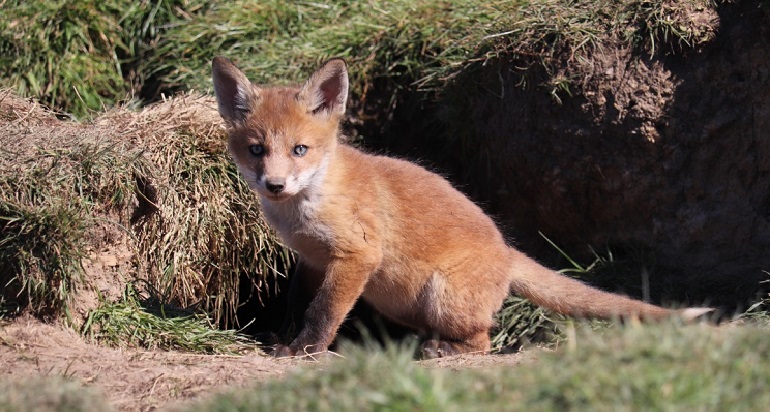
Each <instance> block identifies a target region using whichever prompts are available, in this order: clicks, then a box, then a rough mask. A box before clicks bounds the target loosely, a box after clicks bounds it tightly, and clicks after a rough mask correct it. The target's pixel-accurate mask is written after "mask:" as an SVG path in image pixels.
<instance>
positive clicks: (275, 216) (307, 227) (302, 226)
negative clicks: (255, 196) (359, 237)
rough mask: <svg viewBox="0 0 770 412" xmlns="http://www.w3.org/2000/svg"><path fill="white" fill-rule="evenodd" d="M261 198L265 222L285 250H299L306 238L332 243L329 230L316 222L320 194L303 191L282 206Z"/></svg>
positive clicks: (318, 220) (320, 220) (319, 205)
mask: <svg viewBox="0 0 770 412" xmlns="http://www.w3.org/2000/svg"><path fill="white" fill-rule="evenodd" d="M260 198H261V199H260V200H261V204H262V210H263V212H264V213H265V218H266V219H267V221H268V223H270V225H271V226H272V227H273V228H274V229H275V230H276V232H278V235H279V236H280V237H281V239H282V240H283V241H284V243H286V245H287V246H289V247H291V248H293V249H299V248H301V246H302V244H303V243H302V242H301V240H302V239H307V238H312V239H314V240H317V241H321V242H323V243H327V244H328V242H329V241H330V240H331V230H329V227H328V226H327V225H326V224H324V223H323V221H322V219H320V218H319V210H320V207H321V202H322V201H323V197H322V196H321V195H320V194H317V193H313V192H312V191H305V192H303V193H300V194H298V195H296V196H294V197H293V198H291V199H288V200H286V201H283V202H272V201H270V200H268V199H266V198H264V197H261V196H260ZM300 252H302V251H301V250H300Z"/></svg>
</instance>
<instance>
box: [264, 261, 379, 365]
mask: <svg viewBox="0 0 770 412" xmlns="http://www.w3.org/2000/svg"><path fill="white" fill-rule="evenodd" d="M380 259H381V257H379V256H376V258H373V257H372V255H367V254H356V255H355V256H346V257H344V258H342V259H339V258H338V259H336V260H334V261H332V263H331V264H330V265H329V266H328V268H327V270H326V276H325V277H324V279H323V283H322V284H321V286H320V287H319V288H318V293H317V294H316V295H315V297H314V298H313V300H312V301H311V302H310V305H309V306H308V308H307V310H306V311H305V316H304V323H303V327H302V330H301V331H300V333H299V335H298V336H297V338H296V339H294V341H292V343H291V344H290V345H289V346H281V347H277V348H276V350H275V352H274V355H275V356H279V357H281V356H296V355H303V354H313V353H319V352H324V351H326V349H327V348H328V347H329V345H330V344H331V343H332V341H333V340H334V337H335V335H336V334H337V329H339V327H340V325H341V324H342V321H343V320H344V319H345V316H346V315H347V314H348V312H350V310H351V309H352V308H353V305H354V304H355V303H356V300H358V298H359V297H360V296H361V294H362V293H363V291H364V286H365V285H366V282H367V280H368V279H369V276H370V275H371V273H373V272H374V271H375V269H376V268H377V267H378V266H379V261H380Z"/></svg>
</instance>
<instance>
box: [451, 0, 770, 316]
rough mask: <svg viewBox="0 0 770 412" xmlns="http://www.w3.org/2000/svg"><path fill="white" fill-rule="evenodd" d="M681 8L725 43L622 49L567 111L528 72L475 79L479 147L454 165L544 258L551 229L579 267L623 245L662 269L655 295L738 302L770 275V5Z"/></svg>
mask: <svg viewBox="0 0 770 412" xmlns="http://www.w3.org/2000/svg"><path fill="white" fill-rule="evenodd" d="M681 11H682V12H689V13H690V14H689V15H690V21H691V22H692V24H694V25H699V27H701V26H702V30H704V31H712V32H713V33H714V34H713V36H712V37H713V38H712V39H711V40H709V41H708V42H706V43H704V44H702V45H701V46H700V47H699V48H696V49H694V50H693V49H689V48H687V47H685V49H687V50H684V51H682V50H679V49H668V50H666V49H664V50H657V51H656V52H655V53H652V52H650V51H639V50H633V49H628V48H619V47H618V45H617V44H615V43H613V42H612V41H607V42H606V43H603V44H602V45H601V46H600V47H597V48H596V49H595V50H594V52H593V53H592V56H591V59H590V61H588V62H584V64H587V65H589V66H590V67H588V68H585V67H584V68H583V71H582V72H581V71H573V72H572V74H573V75H575V74H576V73H577V74H580V73H582V76H584V77H581V78H579V79H577V83H578V84H579V85H580V87H577V88H575V87H573V88H572V90H571V92H572V96H566V95H565V96H564V98H563V99H562V102H561V103H559V102H556V101H555V100H554V99H553V98H552V96H551V95H549V94H548V93H546V92H544V90H542V89H541V88H538V87H530V86H525V85H533V84H535V85H536V84H538V79H540V78H547V76H546V74H545V73H543V72H540V73H538V72H537V70H534V71H533V70H529V71H522V70H521V69H520V68H519V66H517V64H516V63H515V62H510V61H504V60H503V61H498V62H497V63H496V64H488V66H487V67H485V68H484V69H483V70H481V71H480V73H477V75H476V77H474V78H473V79H465V80H466V82H472V83H477V84H476V88H477V89H478V90H484V91H485V92H483V93H481V95H475V96H469V97H468V99H469V100H468V101H467V102H466V106H465V107H467V108H468V111H469V115H470V119H471V120H470V122H471V124H470V126H469V127H468V128H469V129H471V130H473V134H472V136H471V137H469V138H468V139H466V140H467V141H468V142H471V143H470V144H466V145H465V146H464V147H463V148H462V150H461V149H459V148H457V147H455V148H454V152H455V153H458V155H456V156H455V160H456V161H457V163H456V164H454V165H453V166H450V169H453V170H458V172H457V175H458V176H461V177H466V179H465V180H466V181H467V182H468V187H467V190H468V191H470V192H471V193H472V194H473V195H474V196H475V197H476V198H477V199H479V200H480V201H481V202H482V203H483V204H484V205H485V206H486V207H487V208H488V209H490V210H492V211H493V212H494V213H495V214H496V215H497V216H499V217H500V218H501V219H502V221H503V222H502V223H504V225H505V226H506V227H507V228H508V233H509V234H511V235H513V237H514V238H515V239H517V241H518V242H519V243H520V244H521V245H522V246H523V247H524V248H525V249H526V250H528V251H530V252H533V253H535V254H537V255H539V256H553V254H554V252H553V249H552V248H550V246H548V245H546V244H545V242H543V240H542V239H541V238H540V236H539V235H538V232H543V233H544V234H545V235H546V236H548V237H549V238H551V239H554V240H556V241H557V242H558V243H559V244H560V245H561V246H562V247H566V249H567V250H568V251H570V253H573V254H575V255H576V256H573V257H577V258H583V259H591V258H592V255H591V253H590V252H589V250H588V248H587V246H588V245H591V246H593V247H595V248H596V249H597V250H600V251H601V250H605V247H608V248H609V249H610V250H611V251H613V252H614V253H616V254H618V255H621V254H626V255H629V254H635V255H637V256H634V258H635V259H639V260H641V261H642V263H643V264H644V265H646V266H647V267H648V268H649V269H651V270H650V272H649V276H650V277H649V279H648V281H649V284H650V286H651V289H652V290H651V293H652V298H653V300H656V301H661V300H663V301H669V300H673V301H679V302H685V301H690V302H693V303H702V302H703V301H708V302H710V303H711V304H727V305H735V303H736V301H743V300H745V299H752V298H754V297H755V293H756V292H757V290H758V288H759V282H760V281H762V280H766V279H767V274H766V273H765V272H764V271H765V270H768V269H769V268H770V257H768V255H767V253H765V251H766V250H767V248H768V247H770V222H769V221H768V219H769V218H770V213H769V212H768V211H770V179H768V170H770V145H769V144H768V142H770V63H769V62H770V26H768V25H767V24H766V23H767V21H768V18H770V14H769V13H770V9H769V8H768V7H767V6H766V5H765V6H762V5H758V4H757V3H756V2H751V1H742V2H725V3H723V4H722V5H720V6H719V7H718V8H717V9H716V12H714V11H713V10H709V9H702V10H700V9H693V10H689V11H687V10H681ZM567 74H570V73H567ZM458 164H459V165H460V166H459V167H458ZM580 251H585V253H586V254H585V255H584V256H577V255H579V252H580ZM640 256H641V258H640ZM639 279H640V278H639V276H638V275H636V276H635V277H634V279H633V282H631V283H635V284H636V285H638V286H633V285H631V286H627V290H626V291H627V292H628V293H631V294H634V295H637V296H641V295H642V292H643V291H642V290H641V285H642V284H643V282H642V281H640V280H639ZM616 280H617V278H616V279H614V280H613V279H609V280H608V281H607V282H606V283H608V284H610V285H611V284H613V282H615V281H616ZM600 283H601V281H600Z"/></svg>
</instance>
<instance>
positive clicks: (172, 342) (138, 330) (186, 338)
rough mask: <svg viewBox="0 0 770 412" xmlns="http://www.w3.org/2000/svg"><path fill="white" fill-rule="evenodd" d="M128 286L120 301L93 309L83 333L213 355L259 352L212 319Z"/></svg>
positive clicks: (109, 340)
mask: <svg viewBox="0 0 770 412" xmlns="http://www.w3.org/2000/svg"><path fill="white" fill-rule="evenodd" d="M164 300H165V299H159V298H158V297H157V296H149V295H142V294H140V293H139V292H138V291H137V290H136V288H134V287H132V286H131V285H129V286H128V287H127V288H126V291H125V292H124V294H123V298H122V299H121V300H120V301H118V302H112V303H111V302H103V303H102V304H101V305H100V306H99V307H98V308H97V309H95V310H93V311H91V312H90V313H89V315H88V319H87V321H86V323H85V324H84V325H83V329H82V334H83V335H84V336H85V337H87V338H88V339H91V340H92V341H98V342H101V343H106V344H108V345H111V346H118V347H122V348H125V347H131V348H140V349H146V350H154V349H162V350H176V351H183V352H198V353H211V354H240V353H244V352H246V351H251V352H253V351H256V350H257V343H256V342H254V341H253V340H251V339H249V338H248V337H245V336H243V335H240V334H238V333H237V332H236V331H233V330H218V329H216V328H215V327H214V326H213V325H212V323H211V318H209V317H208V316H207V315H205V314H201V313H199V312H194V311H189V310H183V309H180V308H178V307H175V306H173V305H169V304H168V303H165V302H164Z"/></svg>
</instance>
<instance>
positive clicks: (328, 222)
mask: <svg viewBox="0 0 770 412" xmlns="http://www.w3.org/2000/svg"><path fill="white" fill-rule="evenodd" d="M213 80H214V90H215V93H216V97H217V103H218V107H219V112H220V114H221V115H222V117H223V118H224V120H225V122H226V124H227V126H228V134H229V141H228V148H229V151H230V153H231V155H232V157H233V159H234V161H235V163H236V164H237V166H238V169H239V170H240V172H241V174H242V175H243V177H244V179H245V180H246V181H247V182H248V184H249V186H250V187H251V189H253V190H254V191H255V192H257V194H258V195H259V199H260V203H261V207H262V210H263V212H264V216H265V218H266V219H267V221H268V222H269V223H270V224H271V225H272V227H273V228H274V229H275V230H276V232H277V233H278V235H279V236H280V238H281V239H282V240H283V241H284V242H285V244H286V245H287V246H289V247H291V248H292V249H294V250H295V251H296V252H297V254H298V256H299V262H298V267H297V271H296V275H295V277H294V279H293V280H292V285H291V287H290V297H289V299H290V311H289V318H290V319H292V318H293V319H295V320H298V321H299V323H300V325H301V328H300V330H299V335H298V336H297V337H296V338H295V339H294V340H293V341H292V342H291V343H290V344H289V345H287V346H283V345H279V346H278V347H277V348H276V350H275V354H277V355H279V356H286V355H297V354H303V353H315V352H321V351H324V350H326V348H327V347H328V345H329V344H330V343H331V342H332V340H333V339H334V337H335V335H336V333H337V329H338V328H339V326H340V324H341V323H342V321H343V320H344V318H345V316H346V315H347V313H348V312H349V311H350V309H351V308H352V307H353V304H354V303H355V302H356V300H358V299H359V298H361V299H364V300H365V301H366V302H367V303H369V304H370V305H371V306H373V307H374V308H375V309H376V310H377V311H378V312H380V313H381V314H382V315H384V316H385V317H387V318H389V319H391V320H392V321H394V322H397V323H399V324H402V325H404V326H407V327H410V328H413V329H415V330H417V331H420V332H422V333H424V334H426V335H427V336H431V337H433V339H429V340H427V341H426V342H424V343H423V345H422V352H423V354H424V356H426V357H438V356H447V355H452V354H457V353H463V352H470V351H487V350H489V349H490V340H489V329H490V328H491V327H492V325H493V317H494V314H495V312H496V311H498V310H499V309H500V307H501V305H502V302H503V300H504V299H505V297H506V296H507V295H508V294H509V293H510V291H513V292H515V293H518V294H520V295H523V296H525V297H527V298H528V299H530V300H531V301H532V302H534V303H536V304H538V305H541V306H544V307H546V308H549V309H551V310H554V311H556V312H559V313H563V314H569V315H573V316H586V317H600V318H612V317H615V316H621V317H629V316H633V317H642V318H652V319H659V318H663V317H669V316H673V315H678V316H682V317H684V318H693V317H697V316H700V315H702V314H704V313H707V312H709V311H710V309H707V308H690V309H683V310H679V311H676V310H669V309H664V308H661V307H658V306H655V305H651V304H647V303H644V302H641V301H637V300H633V299H630V298H627V297H624V296H620V295H616V294H612V293H606V292H602V291H599V290H597V289H594V288H592V287H590V286H587V285H585V284H583V283H581V282H579V281H576V280H573V279H570V278H567V277H565V276H562V275H560V274H558V273H556V272H554V271H552V270H550V269H547V268H545V267H543V266H541V265H540V264H538V263H537V262H535V261H534V260H532V259H531V258H529V257H528V256H526V255H525V254H523V253H522V252H520V251H518V250H516V249H515V248H512V247H509V246H508V245H507V244H506V242H505V240H504V239H503V236H502V234H501V233H500V231H499V230H498V228H497V226H496V225H495V223H494V222H493V221H492V219H490V218H489V217H488V216H487V215H486V214H484V212H483V211H482V210H481V209H480V208H479V207H478V206H477V205H476V204H474V203H473V202H472V201H470V200H469V199H468V198H467V197H466V196H465V195H463V194H462V193H460V192H459V191H457V190H456V189H454V188H453V187H452V186H451V185H450V184H449V182H447V181H446V180H445V179H444V178H442V177H441V176H439V175H437V174H434V173H431V172H429V171H427V170H425V169H423V168H422V167H420V166H418V165H416V164H414V163H410V162H408V161H404V160H400V159H395V158H390V157H385V156H374V155H371V154H367V153H364V152H361V151H359V150H357V149H354V148H352V147H350V146H347V145H344V144H341V143H340V142H339V141H338V135H339V133H340V130H339V129H340V121H341V119H342V118H343V116H344V114H345V105H346V102H347V95H348V74H347V68H346V65H345V62H344V61H343V60H341V59H332V60H329V61H328V62H326V63H325V64H324V65H323V66H321V67H320V68H319V69H318V70H317V71H316V72H314V73H313V74H312V75H311V76H310V78H309V79H308V80H307V82H305V83H304V84H303V85H301V86H300V87H263V86H257V85H254V84H252V83H251V82H250V81H249V80H248V79H247V78H246V76H245V75H244V74H243V72H241V71H240V70H239V69H238V68H237V67H236V66H235V65H233V63H231V62H230V61H229V60H227V59H225V58H222V57H217V58H215V59H214V61H213Z"/></svg>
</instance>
